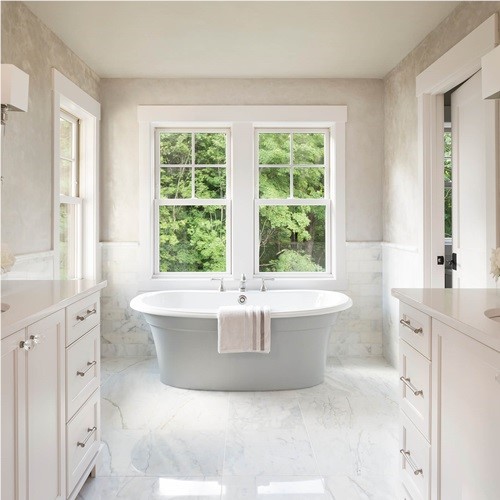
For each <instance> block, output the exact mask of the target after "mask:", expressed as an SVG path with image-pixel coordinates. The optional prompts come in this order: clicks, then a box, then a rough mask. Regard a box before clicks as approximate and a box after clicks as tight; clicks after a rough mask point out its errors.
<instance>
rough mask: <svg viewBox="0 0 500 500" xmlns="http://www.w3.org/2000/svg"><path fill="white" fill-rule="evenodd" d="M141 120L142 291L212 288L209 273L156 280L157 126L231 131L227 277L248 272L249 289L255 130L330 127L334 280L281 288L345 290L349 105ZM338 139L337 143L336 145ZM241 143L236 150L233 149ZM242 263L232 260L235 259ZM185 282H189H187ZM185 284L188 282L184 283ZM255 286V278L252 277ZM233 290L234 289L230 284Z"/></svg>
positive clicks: (143, 113)
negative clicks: (230, 262)
mask: <svg viewBox="0 0 500 500" xmlns="http://www.w3.org/2000/svg"><path fill="white" fill-rule="evenodd" d="M137 114H138V120H139V178H140V197H139V203H140V207H139V215H140V220H141V224H140V234H139V236H140V239H139V241H140V258H139V261H140V288H141V289H165V288H186V287H187V288H201V289H207V288H208V289H209V288H212V287H213V283H211V282H210V280H209V279H207V278H209V277H210V276H212V275H222V274H223V273H206V277H205V276H204V277H203V278H201V277H200V276H199V274H197V273H196V274H194V275H193V277H191V276H188V275H187V274H183V275H182V276H183V278H182V279H180V278H181V277H180V276H172V275H169V277H165V276H164V275H160V276H158V277H155V275H154V264H153V259H152V258H151V256H152V255H153V250H154V236H153V231H152V230H151V228H152V227H153V225H152V224H153V221H154V220H155V203H154V201H153V200H154V193H155V178H154V175H153V173H152V165H153V159H154V158H155V150H154V134H155V128H159V127H172V128H174V127H181V128H200V127H214V128H222V127H226V128H229V129H230V130H231V134H230V135H231V138H232V144H231V147H232V151H231V155H230V156H231V158H232V164H231V169H232V175H231V179H232V185H233V190H235V191H236V192H237V193H238V200H239V202H240V203H238V204H237V205H236V206H234V207H233V209H232V210H233V221H237V223H235V224H233V237H232V242H233V248H232V256H233V269H232V273H226V276H227V277H228V278H233V280H236V279H238V278H239V276H241V274H243V273H245V274H246V275H247V278H248V279H249V285H250V284H251V282H252V276H253V275H254V272H253V271H254V269H253V253H254V250H253V236H254V235H253V230H252V228H253V227H254V217H255V215H254V210H248V207H252V206H254V207H255V205H256V204H254V201H253V192H252V190H251V189H248V186H254V185H255V173H254V161H253V158H254V150H253V143H254V129H255V128H272V127H284V128H311V127H313V128H315V129H318V128H329V129H330V141H331V151H332V159H333V160H334V164H335V166H336V168H335V172H334V173H332V175H331V181H330V182H331V193H332V197H334V198H335V200H336V206H335V207H334V209H333V210H332V212H333V213H332V221H331V225H332V227H333V228H335V229H336V231H334V230H333V229H332V231H331V232H332V251H333V249H335V261H334V262H332V264H331V271H332V273H333V275H334V276H335V278H332V277H325V275H324V274H323V275H321V277H318V276H312V277H311V279H307V280H305V279H304V278H301V279H292V278H291V277H283V278H282V277H280V278H279V280H280V285H279V286H280V288H304V287H311V286H312V287H316V288H319V289H345V287H346V283H347V280H346V276H347V275H346V270H345V122H346V120H347V107H346V106H138V113H137ZM334 139H335V140H334ZM235 143H238V148H236V149H235V148H234V144H235ZM231 199H232V193H231V192H228V194H227V203H228V207H230V206H231ZM236 255H237V256H238V259H234V256H236ZM186 278H187V279H186ZM183 281H184V282H183ZM253 281H255V284H256V285H257V278H254V279H253ZM229 286H230V285H229Z"/></svg>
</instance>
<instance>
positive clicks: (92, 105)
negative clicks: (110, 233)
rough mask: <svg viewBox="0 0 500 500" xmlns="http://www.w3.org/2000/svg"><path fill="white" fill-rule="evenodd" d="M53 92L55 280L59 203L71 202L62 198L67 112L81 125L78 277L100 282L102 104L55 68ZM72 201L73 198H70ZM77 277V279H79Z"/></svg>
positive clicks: (57, 273) (57, 262)
mask: <svg viewBox="0 0 500 500" xmlns="http://www.w3.org/2000/svg"><path fill="white" fill-rule="evenodd" d="M52 89H53V141H54V142H53V151H54V154H53V158H54V165H53V172H54V176H53V177H54V179H53V226H52V235H53V240H52V241H53V248H54V279H59V277H60V272H59V256H60V250H59V217H60V203H61V202H71V200H70V199H69V198H70V197H61V195H60V175H59V169H60V159H59V150H60V132H59V131H60V118H61V115H62V114H64V112H66V113H68V114H70V115H72V116H74V117H75V118H77V119H78V120H79V122H80V124H79V128H80V131H79V139H80V140H79V147H80V151H79V164H80V175H79V183H80V185H79V198H81V202H79V204H80V205H81V208H80V210H81V217H79V219H80V221H79V223H78V226H79V227H80V228H81V229H80V234H81V246H80V249H79V252H81V258H80V259H79V261H80V262H81V268H80V269H79V271H80V272H79V275H78V278H82V279H94V280H95V279H99V278H100V274H101V273H100V258H99V254H98V251H97V250H98V241H99V216H98V214H99V189H98V187H99V183H98V180H99V156H98V153H99V122H100V119H101V105H100V104H99V103H98V102H97V101H96V100H95V99H94V98H92V97H91V96H90V95H88V94H87V93H86V92H84V91H83V90H82V89H80V87H78V86H77V85H75V84H74V83H73V82H72V81H71V80H69V79H68V78H66V77H65V76H64V75H63V74H62V73H60V72H59V71H57V70H56V69H54V68H53V69H52ZM71 198H72V197H71ZM78 278H77V279H78Z"/></svg>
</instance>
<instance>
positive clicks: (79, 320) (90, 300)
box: [66, 293, 101, 346]
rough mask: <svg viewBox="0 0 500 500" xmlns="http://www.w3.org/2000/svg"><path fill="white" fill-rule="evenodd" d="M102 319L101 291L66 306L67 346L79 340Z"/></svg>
mask: <svg viewBox="0 0 500 500" xmlns="http://www.w3.org/2000/svg"><path fill="white" fill-rule="evenodd" d="M100 321H101V306H100V301H99V293H94V294H93V295H90V296H89V297H85V298H84V299H82V300H79V301H78V302H75V303H74V304H71V305H70V306H68V307H67V308H66V346H69V345H70V344H72V343H73V342H74V341H75V340H78V339H79V338H80V337H81V336H82V335H83V334H85V333H87V332H88V331H89V330H91V329H92V328H94V326H96V325H98V324H99V323H100Z"/></svg>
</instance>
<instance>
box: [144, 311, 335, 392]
mask: <svg viewBox="0 0 500 500" xmlns="http://www.w3.org/2000/svg"><path fill="white" fill-rule="evenodd" d="M145 316H146V319H147V321H148V323H149V324H150V326H151V331H152V333H153V338H154V342H155V346H156V352H157V355H158V363H159V367H160V379H161V381H162V382H163V383H164V384H166V385H170V386H173V387H179V388H183V389H200V390H211V391H273V390H285V389H301V388H305V387H312V386H314V385H318V384H321V383H322V382H323V379H324V370H325V364H326V355H327V346H328V341H329V337H330V332H331V328H332V326H333V324H334V322H335V319H336V313H332V314H325V315H321V316H314V317H306V318H278V319H272V320H271V332H272V333H271V352H270V353H269V354H261V353H238V354H219V353H218V352H217V320H215V319H193V318H175V317H165V316H156V315H149V314H146V315H145Z"/></svg>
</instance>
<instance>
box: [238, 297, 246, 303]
mask: <svg viewBox="0 0 500 500" xmlns="http://www.w3.org/2000/svg"><path fill="white" fill-rule="evenodd" d="M246 301H247V296H246V295H240V296H239V297H238V302H239V303H240V304H244V303H245V302H246Z"/></svg>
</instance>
